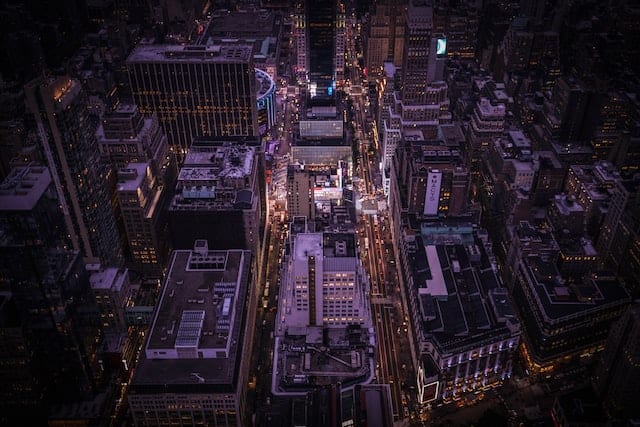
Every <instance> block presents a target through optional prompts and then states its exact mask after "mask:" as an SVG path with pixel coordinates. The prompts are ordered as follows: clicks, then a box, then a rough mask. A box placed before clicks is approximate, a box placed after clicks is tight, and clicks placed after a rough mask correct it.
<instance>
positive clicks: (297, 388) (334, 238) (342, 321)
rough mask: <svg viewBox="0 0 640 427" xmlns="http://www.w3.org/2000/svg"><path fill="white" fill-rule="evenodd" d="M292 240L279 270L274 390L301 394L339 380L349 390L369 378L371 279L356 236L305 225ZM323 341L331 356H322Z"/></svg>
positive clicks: (371, 373) (371, 369) (370, 367)
mask: <svg viewBox="0 0 640 427" xmlns="http://www.w3.org/2000/svg"><path fill="white" fill-rule="evenodd" d="M292 227H293V230H296V229H297V227H294V226H293V225H292ZM291 239H292V249H291V253H290V255H289V256H288V257H287V261H286V263H285V265H284V268H283V271H282V276H281V277H282V279H281V285H280V298H279V307H278V314H277V317H276V318H277V319H279V320H278V321H277V322H276V331H275V335H276V340H275V344H274V362H273V363H274V372H276V374H274V376H273V385H272V390H274V393H276V394H281V395H290V396H295V395H299V396H300V395H304V394H306V393H307V392H308V391H311V390H315V389H317V388H318V387H320V386H323V385H330V384H337V383H338V382H339V383H341V384H342V387H343V388H345V389H351V388H353V386H354V385H356V384H367V383H369V382H371V381H372V379H373V375H374V372H373V371H374V369H373V357H372V356H373V350H374V347H373V346H374V336H373V334H372V330H371V326H372V319H371V311H370V307H369V301H368V298H367V294H368V286H369V285H368V280H367V278H366V274H365V272H364V269H363V266H362V262H361V261H360V259H359V258H358V256H357V253H356V243H355V234H354V233H353V232H343V233H341V232H337V233H332V232H324V233H309V232H306V229H304V228H302V229H301V230H300V232H299V233H296V234H293V235H292V237H291ZM321 346H322V347H324V348H325V350H324V351H325V352H326V354H327V356H326V357H324V356H323V357H320V358H318V357H319V356H322V355H321V354H320V353H319V352H318V349H319V348H320V347H321ZM292 361H296V362H294V363H292ZM322 363H325V365H324V366H322V367H321V365H320V364H322ZM311 377H314V378H315V380H311Z"/></svg>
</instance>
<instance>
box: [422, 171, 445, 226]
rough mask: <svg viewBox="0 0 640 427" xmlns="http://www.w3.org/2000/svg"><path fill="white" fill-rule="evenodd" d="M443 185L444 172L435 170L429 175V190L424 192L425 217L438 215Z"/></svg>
mask: <svg viewBox="0 0 640 427" xmlns="http://www.w3.org/2000/svg"><path fill="white" fill-rule="evenodd" d="M441 183H442V172H439V171H438V170H434V171H433V172H429V175H427V189H426V191H425V192H424V211H423V213H424V214H425V215H438V205H439V204H440V203H439V202H440V184H441Z"/></svg>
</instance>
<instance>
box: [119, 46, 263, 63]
mask: <svg viewBox="0 0 640 427" xmlns="http://www.w3.org/2000/svg"><path fill="white" fill-rule="evenodd" d="M252 51H253V47H252V46H251V45H250V44H222V45H210V46H203V45H197V46H196V45H192V46H183V45H173V44H138V46H136V47H135V48H134V49H133V51H132V52H131V54H130V55H129V57H128V58H127V63H142V62H148V63H156V62H176V63H185V62H187V63H188V62H190V63H194V64H200V63H203V62H204V63H239V62H248V61H249V59H250V58H251V55H252Z"/></svg>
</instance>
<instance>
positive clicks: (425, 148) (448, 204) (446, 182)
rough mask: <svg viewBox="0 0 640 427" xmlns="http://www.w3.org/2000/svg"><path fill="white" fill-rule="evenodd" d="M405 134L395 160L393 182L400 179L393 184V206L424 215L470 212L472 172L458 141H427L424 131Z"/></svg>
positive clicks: (448, 214)
mask: <svg viewBox="0 0 640 427" xmlns="http://www.w3.org/2000/svg"><path fill="white" fill-rule="evenodd" d="M403 135H404V143H403V144H402V146H400V147H399V148H398V150H397V152H396V158H395V159H394V161H395V162H397V165H396V166H394V168H395V169H394V170H395V171H396V180H392V181H397V182H392V183H391V193H392V194H391V195H390V199H393V204H392V205H393V206H394V207H396V206H397V207H398V209H401V211H402V212H406V213H410V214H416V215H418V216H424V217H427V216H429V217H438V216H441V217H447V216H460V215H463V214H466V213H468V209H467V207H468V191H469V173H468V170H467V168H466V167H465V165H464V159H463V157H462V152H461V150H460V146H459V145H458V142H457V141H455V140H454V141H453V144H450V143H448V142H447V141H444V140H440V139H437V140H426V139H425V138H424V136H423V134H422V133H421V132H409V131H405V132H404V133H403ZM397 213H398V214H399V213H400V211H397Z"/></svg>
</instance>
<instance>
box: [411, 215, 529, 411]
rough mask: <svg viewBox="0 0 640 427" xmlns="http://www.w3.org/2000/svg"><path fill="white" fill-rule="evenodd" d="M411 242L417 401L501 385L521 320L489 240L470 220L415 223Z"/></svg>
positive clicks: (443, 398)
mask: <svg viewBox="0 0 640 427" xmlns="http://www.w3.org/2000/svg"><path fill="white" fill-rule="evenodd" d="M416 231H417V230H416ZM406 244H407V246H409V241H407V242H406ZM410 246H411V248H412V249H409V250H408V251H406V252H405V255H404V256H406V258H404V260H403V261H402V265H404V266H406V267H403V268H404V272H403V275H404V277H406V283H405V284H404V287H405V293H406V295H407V304H408V310H409V319H410V322H411V329H412V333H411V334H410V336H411V338H410V339H413V341H414V345H413V346H412V352H413V354H412V357H413V359H414V361H416V363H417V371H418V374H417V384H418V401H419V402H420V403H428V402H431V401H437V402H443V401H444V402H450V401H451V400H452V399H458V398H460V397H462V396H464V395H466V394H471V393H477V392H478V391H481V390H484V389H486V388H489V387H495V386H497V385H499V384H501V383H502V382H503V381H504V380H506V379H507V378H508V377H509V376H510V375H511V371H512V357H513V355H514V353H515V351H516V349H517V348H518V344H519V342H520V324H519V322H518V320H517V318H516V316H515V313H514V311H513V309H512V307H511V303H510V298H509V292H508V291H507V289H506V288H505V287H504V286H503V284H502V281H501V280H500V276H498V275H497V274H496V271H495V267H492V266H491V259H492V257H493V255H492V254H491V252H490V251H489V249H488V246H487V245H485V243H484V242H483V241H482V240H481V238H480V236H479V233H477V232H475V231H473V229H472V227H471V225H470V224H454V223H449V224H447V223H444V224H443V223H435V222H434V223H422V224H421V225H420V230H419V231H417V233H416V235H414V238H413V239H412V242H411V245H410Z"/></svg>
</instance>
